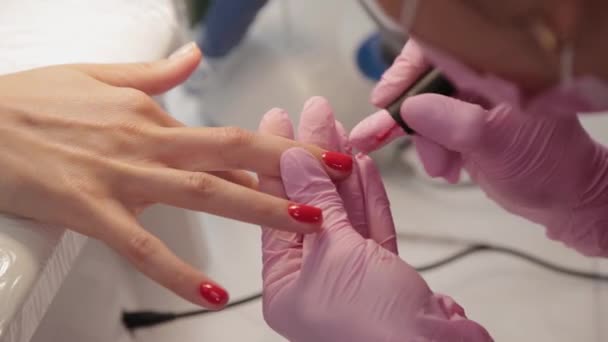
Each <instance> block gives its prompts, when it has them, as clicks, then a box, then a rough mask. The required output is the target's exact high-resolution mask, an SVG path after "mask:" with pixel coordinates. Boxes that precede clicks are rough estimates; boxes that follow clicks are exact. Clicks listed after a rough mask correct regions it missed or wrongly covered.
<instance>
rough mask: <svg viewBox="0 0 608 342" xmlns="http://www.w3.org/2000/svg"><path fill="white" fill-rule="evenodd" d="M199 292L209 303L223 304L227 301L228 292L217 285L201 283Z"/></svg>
mask: <svg viewBox="0 0 608 342" xmlns="http://www.w3.org/2000/svg"><path fill="white" fill-rule="evenodd" d="M199 292H200V293H201V296H202V297H203V298H205V299H206V300H207V301H208V302H209V303H211V304H214V305H219V306H223V305H225V304H226V303H228V293H227V292H226V291H225V290H224V289H222V288H220V287H218V286H217V285H214V284H211V283H201V285H200V286H199Z"/></svg>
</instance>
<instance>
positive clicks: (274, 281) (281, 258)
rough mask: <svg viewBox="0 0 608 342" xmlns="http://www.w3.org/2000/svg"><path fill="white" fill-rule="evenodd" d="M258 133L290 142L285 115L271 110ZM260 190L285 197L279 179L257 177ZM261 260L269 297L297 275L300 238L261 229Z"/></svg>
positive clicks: (276, 109) (291, 128)
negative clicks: (282, 138) (279, 137)
mask: <svg viewBox="0 0 608 342" xmlns="http://www.w3.org/2000/svg"><path fill="white" fill-rule="evenodd" d="M259 131H260V132H261V133H267V134H274V135H278V136H282V137H285V138H289V139H293V136H294V134H293V127H292V124H291V120H290V119H289V116H288V114H287V112H285V111H284V110H282V109H278V108H275V109H272V110H270V111H269V112H268V113H266V114H265V115H264V117H263V118H262V121H261V122H260V126H259ZM259 184H260V191H263V192H266V193H268V194H271V195H275V196H278V197H282V198H287V196H286V195H285V191H284V189H283V183H282V181H281V179H280V178H278V177H276V178H275V177H268V176H260V177H259ZM262 260H263V270H262V275H263V281H264V296H265V297H267V296H271V294H273V293H275V292H276V291H277V287H279V288H280V287H281V286H283V284H282V281H284V280H285V279H289V276H290V275H292V277H293V275H295V274H297V273H298V272H299V269H300V265H301V260H302V235H301V234H297V233H292V232H287V231H279V230H275V229H270V228H264V227H262Z"/></svg>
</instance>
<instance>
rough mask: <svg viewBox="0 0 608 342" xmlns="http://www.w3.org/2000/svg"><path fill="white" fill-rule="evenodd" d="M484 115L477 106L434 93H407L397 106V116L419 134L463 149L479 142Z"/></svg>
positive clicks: (449, 148) (483, 111)
mask: <svg viewBox="0 0 608 342" xmlns="http://www.w3.org/2000/svg"><path fill="white" fill-rule="evenodd" d="M488 116H489V114H488V112H487V111H486V110H485V109H483V108H482V107H481V106H478V105H476V104H472V103H468V102H464V101H461V100H458V99H454V98H451V97H447V96H442V95H436V94H422V95H418V96H414V97H411V98H409V99H407V100H405V101H404V102H403V105H402V106H401V117H402V118H403V120H404V121H405V122H407V124H408V125H409V126H410V127H412V129H413V130H415V131H416V133H417V134H418V135H419V136H421V137H424V138H425V139H427V140H430V141H433V142H435V143H437V144H439V145H441V146H443V147H445V148H446V149H448V150H451V151H456V152H464V153H467V152H470V151H471V150H473V149H474V148H476V147H478V146H479V144H480V143H481V139H482V133H483V131H484V126H485V124H486V122H487V119H488Z"/></svg>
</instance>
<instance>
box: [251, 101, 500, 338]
mask: <svg viewBox="0 0 608 342" xmlns="http://www.w3.org/2000/svg"><path fill="white" fill-rule="evenodd" d="M260 130H261V131H263V132H265V133H273V134H277V135H281V136H284V137H287V138H291V137H293V133H292V128H291V123H290V121H289V119H288V117H287V114H286V113H285V112H283V111H280V110H275V111H272V112H269V113H268V114H267V115H266V116H265V117H264V119H263V121H262V123H261V125H260ZM299 138H300V140H301V141H305V142H308V143H311V142H312V143H316V144H320V145H321V146H324V147H329V148H341V149H343V150H348V147H347V146H346V145H345V142H346V138H345V132H343V130H342V129H341V126H340V125H339V124H338V123H337V122H335V121H334V118H333V115H332V113H331V108H330V107H329V105H328V103H327V102H326V101H325V100H324V99H321V98H314V99H311V100H309V102H308V103H307V105H306V106H305V108H304V112H303V113H302V120H301V123H300V128H299ZM355 160H356V162H355V165H354V168H353V174H352V176H351V178H350V180H351V181H347V182H345V183H342V184H341V185H340V186H339V188H338V189H336V186H335V185H334V183H333V182H332V181H331V180H330V179H329V177H328V176H327V173H326V172H325V171H324V170H323V168H322V167H321V166H320V164H319V163H318V161H317V160H316V159H315V158H314V157H313V156H312V155H311V154H309V153H308V152H306V151H305V150H303V149H299V148H295V149H291V150H289V151H287V152H286V153H284V154H283V157H282V159H281V175H282V179H283V181H282V182H281V180H280V179H279V178H270V177H261V179H260V182H261V184H260V186H261V188H262V189H263V190H265V191H268V192H269V193H272V194H274V195H277V196H285V197H286V198H290V199H291V200H295V201H301V202H304V203H308V204H311V205H316V206H319V207H320V208H322V209H323V211H324V221H323V230H322V231H320V232H319V233H316V234H310V235H307V236H303V235H301V234H297V233H288V232H279V231H276V230H270V229H268V228H264V229H263V237H262V243H263V261H264V269H263V278H264V304H263V305H264V317H265V319H266V321H267V322H268V324H269V325H270V326H271V327H272V328H273V329H275V330H276V331H277V332H279V333H280V334H282V335H283V336H285V337H286V338H288V339H289V340H290V341H294V342H306V341H317V342H324V341H327V342H330V341H331V342H338V341H349V342H356V341H365V342H368V341H385V342H389V341H431V340H432V341H491V337H490V336H489V335H488V333H487V332H486V331H485V330H484V329H483V328H482V327H481V326H479V325H478V324H477V323H475V322H473V321H470V320H468V319H467V318H466V317H465V315H464V311H463V309H462V308H461V307H460V306H458V305H457V304H456V303H455V302H454V301H453V300H451V299H450V298H448V297H444V296H441V295H437V294H434V293H433V292H432V291H431V290H430V289H429V287H428V286H427V284H426V282H425V281H424V280H423V279H422V278H421V277H420V275H418V274H417V273H416V271H415V270H414V269H413V268H412V267H410V266H409V265H408V264H407V263H405V262H404V261H403V260H401V259H400V258H399V256H398V255H397V254H396V253H397V249H396V244H395V228H394V225H393V221H392V217H391V213H390V209H389V203H388V199H387V197H386V193H385V191H384V187H383V185H382V182H381V180H380V175H379V173H378V171H377V170H376V168H375V167H374V164H373V163H372V161H371V160H370V159H369V158H368V157H366V156H364V155H359V156H357V158H356V159H355Z"/></svg>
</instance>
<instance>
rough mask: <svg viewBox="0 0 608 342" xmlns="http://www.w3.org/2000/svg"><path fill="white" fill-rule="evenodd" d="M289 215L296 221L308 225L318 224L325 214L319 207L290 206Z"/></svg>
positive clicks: (288, 208)
mask: <svg viewBox="0 0 608 342" xmlns="http://www.w3.org/2000/svg"><path fill="white" fill-rule="evenodd" d="M287 211H288V212H289V215H291V217H293V218H294V219H296V220H298V221H301V222H306V223H318V222H321V221H322V220H323V212H322V211H321V209H319V208H317V207H311V206H309V205H304V204H290V205H289V207H287Z"/></svg>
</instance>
